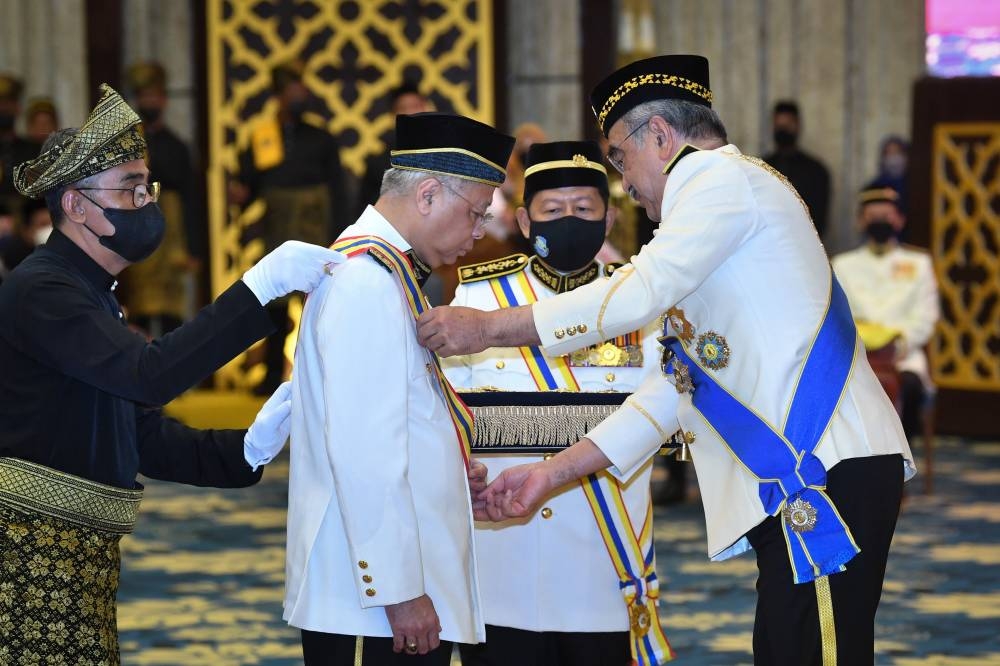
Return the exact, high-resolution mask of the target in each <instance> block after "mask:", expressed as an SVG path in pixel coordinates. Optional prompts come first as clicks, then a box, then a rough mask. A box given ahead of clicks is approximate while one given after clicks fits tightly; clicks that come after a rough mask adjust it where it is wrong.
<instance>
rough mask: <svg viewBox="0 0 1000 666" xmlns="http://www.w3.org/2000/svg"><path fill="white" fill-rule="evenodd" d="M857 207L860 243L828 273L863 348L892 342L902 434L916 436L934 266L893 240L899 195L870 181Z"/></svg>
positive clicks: (927, 386) (926, 382)
mask: <svg viewBox="0 0 1000 666" xmlns="http://www.w3.org/2000/svg"><path fill="white" fill-rule="evenodd" d="M858 203H859V208H858V225H859V226H860V227H861V230H862V232H863V233H864V235H865V237H866V243H865V244H864V245H862V246H861V247H859V248H857V249H855V250H851V251H850V252H844V253H843V254H839V255H837V256H835V257H834V258H833V261H832V264H833V269H834V271H835V272H836V273H837V278H838V279H839V280H840V283H841V285H843V287H844V292H845V293H846V294H847V300H848V301H849V302H850V305H851V312H852V313H853V314H854V319H855V321H856V322H857V323H858V333H859V334H860V335H861V339H862V340H863V341H864V342H865V343H866V346H868V347H870V348H871V347H880V346H883V344H884V342H886V341H888V340H890V339H895V345H896V369H897V370H898V371H899V375H900V388H901V392H902V402H903V405H902V411H903V413H902V421H903V431H904V432H905V433H906V437H907V439H911V438H912V437H913V435H914V434H915V433H918V432H920V423H921V420H920V417H921V409H922V407H923V406H924V404H925V402H926V400H927V397H928V395H932V394H933V392H934V384H933V383H932V382H931V377H930V373H929V372H928V368H927V355H926V354H925V353H924V345H926V344H927V341H928V340H930V337H931V335H932V334H933V333H934V324H936V323H937V320H938V318H939V316H940V311H939V307H940V306H939V301H938V289H937V281H936V280H935V279H934V266H933V264H932V262H931V256H930V254H929V253H928V252H927V251H926V250H923V249H921V248H916V247H912V246H909V245H903V244H901V243H900V242H899V241H898V240H897V239H898V236H899V234H900V232H902V231H903V227H904V225H905V224H906V218H905V217H904V216H903V213H902V210H901V206H900V203H901V201H900V195H899V192H897V191H896V190H894V189H893V188H891V187H889V186H888V184H887V183H886V182H884V181H880V180H876V181H874V182H872V183H870V184H869V185H867V186H866V187H865V188H864V189H863V190H862V191H861V194H860V195H859V197H858ZM866 338H867V339H866ZM879 339H880V340H881V341H882V342H875V340H879Z"/></svg>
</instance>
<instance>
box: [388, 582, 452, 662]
mask: <svg viewBox="0 0 1000 666" xmlns="http://www.w3.org/2000/svg"><path fill="white" fill-rule="evenodd" d="M385 614H386V617H388V618H389V626H390V627H392V650H393V652H406V653H407V654H427V653H428V652H430V651H431V650H435V649H437V647H438V646H439V645H441V639H440V637H439V636H440V634H441V621H440V620H439V619H438V615H437V611H435V610H434V603H433V602H432V601H431V598H430V597H428V596H427V595H426V594H423V595H421V596H419V597H417V598H416V599H410V600H409V601H403V602H401V603H398V604H392V605H391V606H386V607H385ZM414 645H415V646H416V649H412V648H413V646H414Z"/></svg>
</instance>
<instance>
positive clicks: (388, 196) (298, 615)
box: [284, 113, 514, 666]
mask: <svg viewBox="0 0 1000 666" xmlns="http://www.w3.org/2000/svg"><path fill="white" fill-rule="evenodd" d="M513 144H514V139H513V138H511V137H509V136H505V135H503V134H500V133H499V132H497V131H496V130H494V129H493V128H492V127H489V126H487V125H483V124H481V123H478V122H476V121H474V120H470V119H468V118H463V117H461V116H455V115H449V114H437V113H422V114H414V115H400V116H397V117H396V148H395V149H394V150H393V151H392V153H391V156H390V168H389V169H388V170H387V171H386V172H385V174H384V176H383V178H382V189H381V194H380V196H379V199H378V201H377V202H375V204H374V205H372V206H368V207H367V208H366V209H365V210H364V212H363V213H362V214H361V216H360V218H358V221H357V222H355V223H354V224H353V225H351V226H349V227H348V228H347V229H346V230H345V231H344V233H343V234H342V235H341V237H340V238H339V239H338V240H337V242H336V243H334V245H333V247H334V249H337V250H340V251H341V252H343V253H344V254H346V255H348V256H349V257H351V258H350V259H349V260H348V261H345V262H344V263H342V264H341V265H339V266H337V268H335V269H334V271H333V276H332V277H331V279H330V280H327V281H326V282H324V283H323V285H322V286H321V287H320V288H319V289H317V290H316V291H314V292H313V294H312V295H311V296H310V297H309V299H308V300H307V301H306V305H305V309H304V310H303V313H302V324H301V326H300V329H299V339H298V346H297V347H296V349H295V372H294V375H293V378H292V441H293V444H292V446H291V451H292V459H291V470H290V473H289V492H288V549H287V564H286V575H285V613H284V617H285V619H286V620H287V621H288V623H289V624H290V625H292V626H293V627H297V628H299V629H301V630H302V646H303V653H304V657H305V663H306V664H307V666H317V665H323V666H326V665H331V666H335V665H340V664H345V665H353V664H359V663H362V664H379V665H380V666H386V665H389V664H397V663H399V664H413V665H414V666H416V665H418V664H439V665H442V666H446V665H447V664H449V663H450V661H451V652H452V643H453V642H460V643H476V642H480V641H482V640H484V638H485V627H484V623H483V613H482V609H481V607H480V604H479V589H478V585H479V581H478V576H477V573H476V563H475V560H474V557H473V550H474V549H473V518H472V507H471V506H470V498H469V494H470V481H471V483H472V486H473V488H475V489H477V490H479V489H481V488H482V487H484V486H485V468H484V467H483V466H482V465H477V464H475V463H474V462H473V461H471V460H470V459H469V451H468V447H469V444H470V441H471V436H472V427H471V419H470V417H469V413H468V410H467V408H466V407H465V405H464V404H463V403H462V401H461V400H460V399H459V398H458V396H457V395H456V393H455V392H454V390H453V389H452V386H451V384H449V383H448V381H447V379H446V378H445V376H444V374H443V372H442V371H441V366H440V364H439V362H438V359H437V357H436V356H435V355H434V354H432V353H429V352H428V351H427V350H425V349H423V348H422V347H421V346H420V345H419V344H417V331H416V324H415V318H416V316H417V315H419V314H420V313H421V312H423V311H424V310H425V309H426V308H427V307H428V305H427V301H426V299H425V297H424V294H423V292H422V290H421V285H422V284H423V281H424V280H425V279H426V278H427V277H428V275H429V274H430V271H431V270H432V269H434V268H437V267H438V266H441V265H444V264H452V263H454V262H455V261H456V260H457V259H458V257H460V256H462V255H464V254H465V253H466V252H467V251H468V250H470V249H471V248H472V246H473V243H474V242H475V241H476V240H477V239H479V238H482V236H483V233H484V232H485V226H486V224H487V222H488V220H489V217H488V214H487V213H486V208H487V206H489V204H490V201H491V199H492V196H493V190H494V188H496V187H497V186H499V185H500V183H502V182H503V180H504V170H503V167H502V166H500V165H502V164H506V163H507V159H508V158H509V157H510V151H511V148H512V147H513Z"/></svg>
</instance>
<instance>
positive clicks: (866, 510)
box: [747, 454, 903, 666]
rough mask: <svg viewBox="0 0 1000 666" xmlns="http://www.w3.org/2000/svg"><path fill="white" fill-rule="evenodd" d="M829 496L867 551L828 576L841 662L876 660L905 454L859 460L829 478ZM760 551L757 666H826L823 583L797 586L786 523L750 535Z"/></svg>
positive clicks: (854, 665) (853, 664)
mask: <svg viewBox="0 0 1000 666" xmlns="http://www.w3.org/2000/svg"><path fill="white" fill-rule="evenodd" d="M826 492H827V494H828V495H829V496H830V498H831V499H832V500H833V503H834V505H835V506H836V507H837V510H838V511H839V512H840V515H841V517H842V518H843V519H844V521H845V522H846V523H847V525H848V527H849V528H850V530H851V533H852V534H853V535H854V540H855V542H856V543H857V544H858V547H860V548H861V552H860V553H859V554H858V555H856V556H855V557H854V559H852V560H851V561H850V562H848V563H847V570H846V571H844V572H841V573H837V574H833V575H831V576H830V577H829V582H830V595H831V597H832V598H833V615H834V621H835V625H836V636H837V663H838V664H839V665H840V666H865V665H866V664H873V663H874V660H875V656H874V655H875V611H876V610H877V609H878V603H879V599H880V597H881V596H882V580H883V579H884V578H885V563H886V558H887V557H888V555H889V544H890V542H891V541H892V534H893V532H894V531H895V529H896V518H897V517H898V515H899V504H900V500H901V499H902V494H903V461H902V456H900V455H898V454H896V455H889V456H874V457H869V458H852V459H849V460H843V461H841V462H840V463H838V464H836V465H834V467H833V469H831V470H830V471H829V472H828V473H827V488H826ZM747 538H748V539H749V540H750V545H752V546H753V548H754V550H755V551H756V553H757V569H758V572H759V573H758V577H757V615H756V619H755V621H754V631H753V654H754V664H756V665H757V666H765V665H766V666H810V665H816V666H819V665H820V664H822V663H823V661H822V652H821V648H822V643H821V640H820V628H819V612H818V606H817V602H816V586H815V585H814V584H812V583H806V584H801V585H796V584H795V583H793V582H792V568H791V565H790V564H789V562H788V551H787V547H786V545H785V539H784V536H783V534H782V529H781V521H780V520H778V519H777V518H774V517H770V518H767V519H766V520H764V522H762V523H761V524H760V525H758V526H757V527H755V528H753V529H752V530H750V531H749V532H748V533H747Z"/></svg>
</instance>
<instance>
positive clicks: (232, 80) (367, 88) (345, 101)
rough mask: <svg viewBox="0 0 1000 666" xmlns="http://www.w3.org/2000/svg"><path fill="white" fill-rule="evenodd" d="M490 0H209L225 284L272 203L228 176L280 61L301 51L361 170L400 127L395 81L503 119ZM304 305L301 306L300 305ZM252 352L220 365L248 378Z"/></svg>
mask: <svg viewBox="0 0 1000 666" xmlns="http://www.w3.org/2000/svg"><path fill="white" fill-rule="evenodd" d="M492 11H493V9H492V1H491V0H313V1H308V0H209V1H208V4H207V8H206V12H207V31H206V32H207V39H208V48H207V52H208V56H209V74H208V88H209V95H208V98H209V113H208V123H209V174H208V178H209V189H208V192H209V197H208V204H209V221H210V238H211V252H212V289H213V291H214V292H215V293H216V294H218V293H220V292H221V291H223V290H224V289H225V288H226V287H228V286H229V285H230V284H232V283H233V281H235V280H237V279H239V278H240V276H241V275H242V274H243V272H244V271H245V270H246V269H247V268H248V267H249V266H251V265H252V264H253V263H254V262H255V261H256V260H257V259H259V258H260V256H261V253H262V251H263V244H262V243H261V242H260V241H259V240H247V239H248V238H250V237H252V235H253V234H252V233H248V231H249V230H250V229H251V228H252V227H253V225H254V223H255V222H256V221H257V220H258V219H259V218H260V214H261V212H262V204H260V203H259V202H258V203H255V204H253V205H251V206H249V207H248V208H246V209H245V210H238V209H236V208H234V207H230V206H228V205H227V203H226V183H227V179H228V178H229V177H230V176H232V175H233V174H234V173H235V172H236V170H237V163H238V154H239V151H240V150H242V149H243V148H244V147H245V146H246V145H247V142H248V140H249V135H250V130H251V128H252V127H253V124H254V122H255V121H256V120H258V119H259V118H261V117H264V116H266V115H268V114H271V113H273V112H274V107H273V101H271V100H269V97H270V70H271V68H272V67H274V66H275V65H276V64H279V63H281V62H285V61H288V60H291V59H293V58H299V59H300V60H302V61H303V62H304V63H305V75H304V79H303V80H304V82H305V83H306V85H307V86H308V87H309V88H310V90H311V91H312V92H313V93H314V94H315V95H316V96H317V97H318V98H319V99H320V100H321V101H322V103H323V105H324V106H325V108H324V110H323V113H322V114H321V115H322V117H323V121H324V122H325V124H326V127H327V128H328V129H329V130H330V132H332V133H333V134H334V135H336V136H337V137H338V139H339V141H340V146H341V151H340V157H341V162H342V163H343V165H344V166H345V168H347V169H350V170H351V171H353V172H354V173H355V174H360V171H361V170H362V168H363V166H364V161H365V158H366V157H367V156H368V155H370V154H377V153H379V152H381V151H382V150H383V149H384V144H383V139H384V137H385V136H386V135H387V133H388V132H389V131H390V130H391V128H392V124H393V119H392V117H391V115H390V113H389V100H388V96H389V92H390V90H391V89H392V88H394V87H395V86H398V85H399V84H400V83H402V82H404V81H411V82H416V83H418V85H419V88H420V90H421V92H423V93H424V94H427V95H428V96H429V97H430V98H431V100H432V101H433V102H434V103H435V106H436V107H437V108H438V110H441V111H453V112H455V113H460V114H462V115H466V116H470V117H472V118H475V119H477V120H481V121H483V122H486V123H492V121H493V34H492V20H491V19H492ZM293 314H294V312H293ZM244 366H245V363H244V362H243V360H242V359H240V360H237V361H234V362H233V363H231V364H230V365H229V366H227V367H226V368H225V369H223V371H221V372H220V373H219V379H220V380H221V383H222V384H224V385H228V386H234V385H246V384H247V383H249V380H248V378H247V369H246V368H245V367H244Z"/></svg>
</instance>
